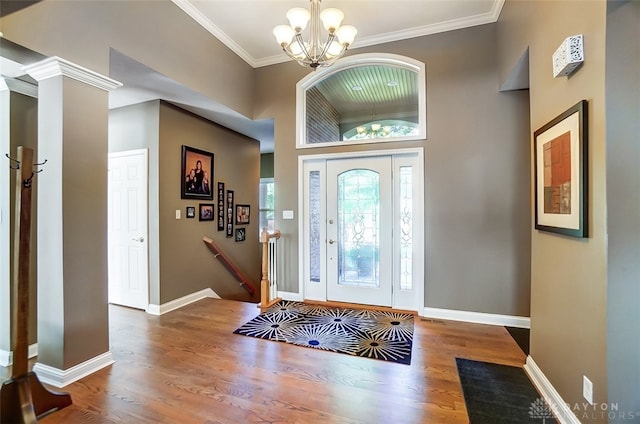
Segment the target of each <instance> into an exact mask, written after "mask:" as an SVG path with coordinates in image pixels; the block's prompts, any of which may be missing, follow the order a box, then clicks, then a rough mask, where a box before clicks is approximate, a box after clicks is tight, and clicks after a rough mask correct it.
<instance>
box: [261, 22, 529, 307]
mask: <svg viewBox="0 0 640 424" xmlns="http://www.w3.org/2000/svg"><path fill="white" fill-rule="evenodd" d="M368 52H382V53H395V54H401V55H405V56H409V57H413V58H415V59H418V60H421V61H423V62H425V63H426V71H427V132H428V137H427V140H426V141H418V142H407V143H385V144H384V145H380V144H378V145H369V146H366V145H359V146H355V147H352V149H353V150H366V149H383V148H400V147H407V146H411V147H414V146H422V147H424V148H425V172H426V181H425V187H426V205H425V217H426V281H425V302H426V305H427V306H429V307H436V308H447V309H460V310H468V311H477V312H487V313H496V314H506V315H520V316H528V315H529V279H530V266H529V262H530V237H531V235H530V231H529V214H530V206H529V184H530V180H529V172H528V169H529V125H528V112H527V111H528V95H527V92H510V93H499V92H498V73H497V68H496V64H495V63H496V53H497V50H496V33H495V25H484V26H479V27H475V28H469V29H464V30H459V31H452V32H447V33H444V34H437V35H431V36H426V37H420V38H415V39H411V40H406V41H402V42H395V43H390V44H385V45H380V46H375V47H368V48H362V49H357V50H354V51H353V52H352V54H356V53H368ZM307 72H308V71H307V70H305V69H302V68H300V66H298V65H297V64H295V63H284V64H279V65H273V66H269V67H264V68H259V69H257V70H256V76H257V86H256V95H257V97H256V107H255V110H258V111H261V113H260V115H259V116H256V117H255V118H256V119H263V118H271V117H275V152H276V155H275V181H276V209H277V210H278V211H280V210H282V209H292V210H294V211H296V214H295V216H296V218H297V219H299V218H300V216H299V211H297V206H298V198H297V194H298V187H297V175H298V174H297V172H298V171H297V157H298V156H299V155H303V154H317V153H320V152H327V153H331V152H337V151H344V150H345V149H344V148H340V147H332V148H322V149H304V150H301V151H298V150H296V149H295V110H296V105H295V84H296V82H297V81H299V80H300V79H301V78H303V77H304V76H305V74H306V73H307ZM279 215H280V214H279V213H276V219H277V222H276V227H277V228H278V229H280V230H281V231H282V232H283V238H284V240H283V241H284V243H283V245H284V252H283V253H284V256H286V257H297V255H298V245H297V238H298V221H297V219H296V220H290V221H289V220H287V221H285V220H282V219H280V216H279ZM284 267H285V268H286V269H285V270H284V277H282V278H281V280H280V282H282V286H283V287H282V289H283V290H286V291H292V292H298V290H299V287H298V284H299V282H298V261H287V263H286V264H284Z"/></svg>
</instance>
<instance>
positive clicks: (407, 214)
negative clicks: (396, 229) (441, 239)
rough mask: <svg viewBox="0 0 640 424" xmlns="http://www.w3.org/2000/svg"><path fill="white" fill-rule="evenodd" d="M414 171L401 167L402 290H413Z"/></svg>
mask: <svg viewBox="0 0 640 424" xmlns="http://www.w3.org/2000/svg"><path fill="white" fill-rule="evenodd" d="M412 174H413V170H412V168H411V167H410V166H401V167H400V289H401V290H411V289H412V288H413V180H412V176H413V175H412Z"/></svg>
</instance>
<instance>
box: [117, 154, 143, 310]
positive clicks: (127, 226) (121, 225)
mask: <svg viewBox="0 0 640 424" xmlns="http://www.w3.org/2000/svg"><path fill="white" fill-rule="evenodd" d="M147 156H148V154H147V150H146V149H145V150H132V151H127V152H119V153H111V154H109V189H108V192H109V229H108V235H109V303H115V304H118V305H124V306H129V307H132V308H138V309H145V310H146V309H147V307H148V305H149V271H148V268H149V267H148V261H149V253H148V242H147V239H148V234H147V228H148V223H147V217H148V211H147V209H148V206H147V205H148V201H147V198H148V172H147Z"/></svg>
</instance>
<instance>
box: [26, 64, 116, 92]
mask: <svg viewBox="0 0 640 424" xmlns="http://www.w3.org/2000/svg"><path fill="white" fill-rule="evenodd" d="M22 69H23V70H24V71H25V72H26V73H27V74H29V75H30V76H31V77H32V78H33V79H35V80H36V81H38V82H40V81H42V80H45V79H48V78H52V77H56V76H61V75H62V76H66V77H69V78H72V79H75V80H76V81H80V82H83V83H85V84H88V85H91V86H93V87H96V88H100V89H102V90H105V91H111V90H114V89H116V88H118V87H122V83H121V82H118V81H116V80H113V79H111V78H109V77H105V76H104V75H101V74H99V73H97V72H94V71H92V70H90V69H87V68H84V67H82V66H80V65H76V64H75V63H72V62H69V61H68V60H65V59H62V58H60V57H58V56H53V57H50V58H47V59H45V60H42V61H40V62H37V63H34V64H32V65H28V66H25V67H24V68H22Z"/></svg>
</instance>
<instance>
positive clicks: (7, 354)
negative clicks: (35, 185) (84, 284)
mask: <svg viewBox="0 0 640 424" xmlns="http://www.w3.org/2000/svg"><path fill="white" fill-rule="evenodd" d="M10 95H11V93H10V91H9V87H8V86H7V83H6V82H5V80H4V79H3V78H0V154H2V156H3V158H2V160H1V161H0V164H2V165H0V181H2V184H0V366H3V367H6V366H7V365H9V362H10V361H11V275H10V273H9V266H10V263H11V259H10V258H9V246H10V243H11V240H10V236H9V225H10V220H9V208H10V205H9V189H10V188H9V187H10V185H11V184H9V181H10V180H9V177H10V175H11V174H10V171H11V170H10V169H9V165H10V163H9V160H8V159H7V158H5V157H4V155H5V153H9V152H10V151H11V150H10V149H11V144H10V134H11V133H10V120H9V116H10V106H11V102H10V99H9V98H10Z"/></svg>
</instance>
